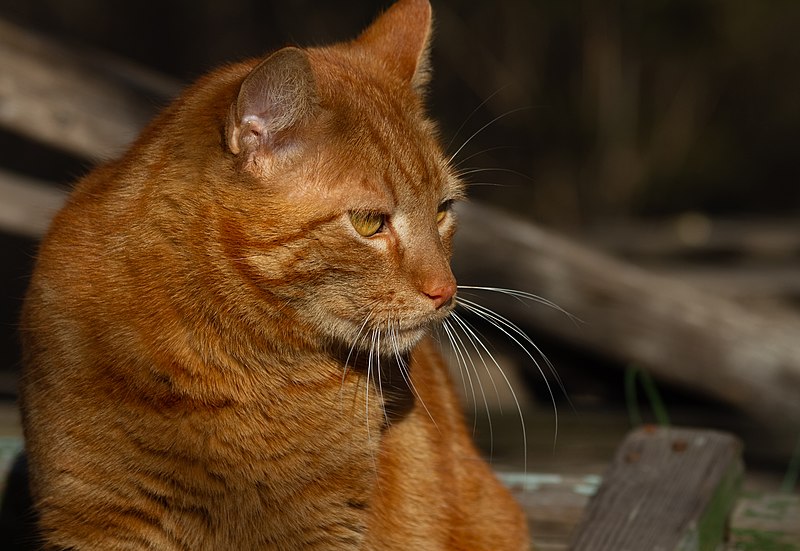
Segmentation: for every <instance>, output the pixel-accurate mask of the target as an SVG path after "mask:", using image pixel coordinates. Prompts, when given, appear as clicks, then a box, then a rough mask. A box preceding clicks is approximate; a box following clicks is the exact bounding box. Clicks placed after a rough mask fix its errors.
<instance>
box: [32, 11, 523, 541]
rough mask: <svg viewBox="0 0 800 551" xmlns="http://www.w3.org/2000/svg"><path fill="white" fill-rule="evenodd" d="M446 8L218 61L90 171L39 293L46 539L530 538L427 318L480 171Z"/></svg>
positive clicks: (439, 301) (56, 227)
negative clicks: (443, 90)
mask: <svg viewBox="0 0 800 551" xmlns="http://www.w3.org/2000/svg"><path fill="white" fill-rule="evenodd" d="M430 17H431V16H430V6H429V5H428V2H427V0H401V1H400V2H398V3H397V4H395V5H394V6H393V7H391V8H390V9H389V10H388V11H387V12H386V13H385V14H384V15H382V16H381V17H380V18H379V19H378V20H377V21H376V22H375V23H374V24H373V25H372V26H370V27H369V28H368V29H367V30H366V31H365V32H364V33H363V34H362V35H361V36H360V37H359V38H358V39H357V40H355V41H352V42H347V43H342V44H336V45H333V46H330V47H326V48H311V49H298V48H284V49H282V50H279V51H277V52H275V53H273V54H272V55H271V56H269V57H268V58H266V59H265V60H253V61H247V62H244V63H240V64H236V65H231V66H228V67H225V68H223V69H221V70H219V71H217V72H214V73H212V74H210V75H208V76H206V77H205V78H203V79H201V80H200V81H199V82H198V83H196V84H195V85H194V86H192V87H191V88H189V89H188V90H187V91H186V92H185V93H184V94H183V96H182V97H180V98H179V99H178V100H177V101H176V102H175V103H174V104H173V105H172V106H171V107H169V108H168V109H167V110H166V111H165V112H163V113H162V114H161V115H160V116H159V117H158V118H157V119H156V120H155V121H154V122H153V123H152V124H151V125H150V126H149V127H148V128H147V129H146V130H145V131H144V132H143V133H142V135H141V137H140V138H139V139H138V141H137V142H136V143H135V144H134V146H133V147H132V149H131V150H130V151H129V152H128V153H127V154H125V155H124V156H123V157H122V158H121V159H120V160H118V161H115V162H112V163H109V164H107V165H105V166H103V167H100V168H98V169H97V170H95V171H94V172H93V173H92V174H90V175H89V176H88V177H86V178H85V179H83V180H82V181H81V182H80V183H79V184H78V185H77V187H76V188H75V190H74V192H73V193H72V195H71V197H70V199H69V202H68V204H67V205H66V207H65V208H64V209H63V210H62V211H61V212H60V213H59V214H58V216H57V217H56V219H55V220H54V222H53V225H52V227H51V229H50V231H49V233H48V235H47V237H46V239H45V240H44V242H43V243H42V246H41V251H40V255H39V260H38V265H37V268H36V271H35V274H34V276H33V280H32V283H31V286H30V290H29V292H28V296H27V299H26V302H25V308H24V315H23V340H24V348H25V356H26V363H25V372H24V376H23V381H22V410H23V419H24V426H25V435H26V439H27V450H28V454H29V461H30V468H31V476H32V489H33V493H34V499H35V502H36V507H37V510H38V513H39V517H40V533H41V538H42V541H43V542H44V548H45V549H48V550H49V549H71V550H81V551H84V550H90V549H92V550H94V549H97V550H101V549H102V550H123V549H124V550H144V549H150V550H153V549H158V550H181V551H198V550H209V551H211V550H214V551H220V550H223V551H225V550H231V551H245V550H266V549H320V550H322V549H324V550H329V549H374V550H383V549H398V550H424V549H486V550H489V549H491V550H503V549H514V550H518V549H525V548H526V547H527V534H526V528H525V520H524V518H523V515H522V514H521V512H520V510H519V508H518V506H517V505H516V504H515V503H514V501H513V499H512V498H511V497H510V495H509V494H508V492H507V491H506V490H505V489H504V488H503V487H502V486H501V485H500V484H499V483H498V482H497V480H496V479H495V478H494V476H493V475H492V473H491V471H490V469H489V468H488V466H487V465H486V464H485V463H484V462H483V461H482V460H481V459H480V458H479V456H478V453H477V452H476V450H475V448H474V447H473V444H472V442H471V440H470V437H469V435H468V433H467V431H466V430H465V427H464V425H463V423H462V419H461V413H460V412H459V409H458V405H457V401H456V398H455V395H454V392H453V389H452V385H451V382H450V380H449V379H448V375H447V370H446V368H445V366H444V364H443V362H442V359H441V358H440V357H439V355H438V354H437V353H436V352H435V347H434V346H433V345H432V344H431V342H430V340H429V338H427V337H426V336H425V335H426V333H427V332H428V331H429V329H430V327H431V326H432V325H433V324H436V323H437V322H440V321H441V320H443V319H444V318H445V317H446V316H447V315H448V313H449V312H450V310H451V309H452V308H453V306H454V302H455V293H456V287H455V280H454V278H453V275H452V273H451V271H450V267H449V255H450V241H451V238H452V235H453V232H454V229H455V220H454V218H453V214H452V212H451V209H450V206H451V204H452V202H453V201H454V200H456V199H458V198H459V197H460V196H461V193H462V190H461V185H460V184H459V182H458V181H457V179H456V178H455V176H454V175H453V174H452V172H451V169H450V167H449V166H448V163H447V161H446V159H444V158H443V156H442V152H441V150H440V147H439V145H438V144H437V142H436V137H435V131H434V126H433V124H432V123H431V122H430V121H429V120H428V119H427V118H426V116H425V113H424V110H423V104H422V99H421V92H422V87H423V86H424V85H425V83H426V80H427V76H428V73H427V62H426V47H427V43H428V39H429V35H430ZM409 373H410V380H409V379H408V377H409Z"/></svg>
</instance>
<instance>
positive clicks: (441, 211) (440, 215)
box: [436, 199, 453, 224]
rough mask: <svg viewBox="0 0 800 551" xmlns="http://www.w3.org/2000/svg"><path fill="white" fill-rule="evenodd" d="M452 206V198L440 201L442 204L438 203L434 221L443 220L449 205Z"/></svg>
mask: <svg viewBox="0 0 800 551" xmlns="http://www.w3.org/2000/svg"><path fill="white" fill-rule="evenodd" d="M452 206H453V200H452V199H448V200H447V201H442V204H441V205H439V210H437V211H436V223H437V224H441V223H442V220H444V218H445V216H447V213H448V212H449V211H450V207H452Z"/></svg>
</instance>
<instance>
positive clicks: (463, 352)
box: [443, 319, 486, 436]
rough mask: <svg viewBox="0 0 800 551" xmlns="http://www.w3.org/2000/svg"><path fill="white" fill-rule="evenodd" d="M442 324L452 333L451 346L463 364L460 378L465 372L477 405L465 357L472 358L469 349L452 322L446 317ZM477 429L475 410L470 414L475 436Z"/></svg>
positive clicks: (470, 359) (473, 401) (474, 402)
mask: <svg viewBox="0 0 800 551" xmlns="http://www.w3.org/2000/svg"><path fill="white" fill-rule="evenodd" d="M443 326H444V327H445V331H448V333H449V334H452V335H453V338H452V339H451V342H452V343H453V348H454V349H455V350H456V353H457V354H458V355H459V356H460V357H461V363H462V365H463V366H464V369H463V371H462V372H461V378H462V379H463V378H464V373H465V372H466V374H467V380H468V381H469V389H470V392H471V393H472V403H473V404H474V405H477V404H478V398H477V396H476V395H475V385H474V384H473V382H472V375H470V372H469V365H467V359H469V361H470V362H472V358H471V357H470V355H469V351H468V350H467V347H466V346H464V341H463V340H462V339H461V335H459V334H458V332H457V331H456V330H455V327H453V326H452V324H450V320H447V319H446V320H444V323H443ZM459 344H460V345H461V346H460V347H459V346H458V345H459ZM473 365H474V364H473ZM475 375H476V376H477V371H476V373H475ZM479 386H480V385H479ZM481 392H483V389H482V388H481ZM484 402H486V397H485V396H484ZM473 409H475V408H474V407H473ZM477 430H478V414H477V412H473V415H472V435H473V436H475V432H476V431H477Z"/></svg>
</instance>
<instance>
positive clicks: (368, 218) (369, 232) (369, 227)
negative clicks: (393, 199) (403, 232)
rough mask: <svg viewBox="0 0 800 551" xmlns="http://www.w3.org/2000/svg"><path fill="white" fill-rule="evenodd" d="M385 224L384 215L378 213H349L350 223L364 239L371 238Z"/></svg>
mask: <svg viewBox="0 0 800 551" xmlns="http://www.w3.org/2000/svg"><path fill="white" fill-rule="evenodd" d="M385 222H386V215H384V214H381V213H379V212H368V211H367V212H364V211H356V212H351V213H350V223H351V224H353V227H354V228H355V229H356V231H357V232H358V233H359V234H361V235H363V236H364V237H372V236H373V235H375V234H376V233H378V232H379V231H381V229H383V224H384V223H385Z"/></svg>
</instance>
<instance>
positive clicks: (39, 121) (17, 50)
mask: <svg viewBox="0 0 800 551" xmlns="http://www.w3.org/2000/svg"><path fill="white" fill-rule="evenodd" d="M0 67H2V68H3V69H2V72H0V125H2V126H4V127H5V128H8V129H10V130H13V131H15V132H18V133H20V134H22V135H25V136H28V137H31V138H33V139H35V140H39V141H41V142H43V143H47V144H49V145H52V146H55V147H57V148H60V149H64V150H66V151H69V152H71V153H73V154H76V155H78V156H81V157H85V158H91V159H104V158H108V157H112V156H115V155H117V154H119V153H120V152H121V151H122V150H123V149H124V147H125V146H126V145H127V144H128V143H129V142H130V141H131V140H133V138H135V137H136V134H137V133H138V132H139V130H140V129H141V127H142V126H144V124H146V123H147V121H149V120H150V118H151V117H152V116H153V114H154V113H155V111H156V110H157V109H158V107H159V104H162V105H163V104H164V103H165V102H166V101H167V99H168V98H170V97H171V96H173V95H174V94H175V93H176V91H177V89H178V86H177V84H176V83H175V82H174V81H172V80H170V79H167V78H164V77H160V76H156V75H154V74H152V73H149V72H148V71H145V70H143V69H141V68H138V67H135V66H133V65H131V64H130V63H127V62H125V61H122V60H119V59H113V58H111V57H110V56H106V55H103V54H99V53H97V52H91V51H86V50H80V49H78V48H75V47H68V46H66V45H64V44H61V43H58V42H57V41H54V40H52V39H49V38H45V37H43V36H40V35H38V34H36V33H33V32H30V31H25V30H22V29H20V28H18V27H16V26H14V25H12V24H10V23H8V22H6V21H2V20H0Z"/></svg>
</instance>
